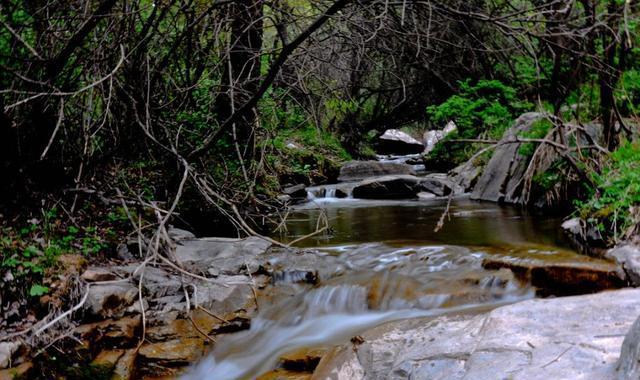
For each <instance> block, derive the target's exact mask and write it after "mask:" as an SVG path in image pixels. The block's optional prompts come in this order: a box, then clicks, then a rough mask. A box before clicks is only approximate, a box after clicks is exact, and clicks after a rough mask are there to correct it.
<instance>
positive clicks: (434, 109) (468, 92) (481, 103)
mask: <svg viewBox="0 0 640 380" xmlns="http://www.w3.org/2000/svg"><path fill="white" fill-rule="evenodd" d="M459 85H460V93H459V94H457V95H453V96H451V97H450V98H449V99H447V100H446V101H445V102H444V103H442V104H440V105H437V106H430V107H428V108H427V114H428V117H429V120H430V121H431V123H433V124H435V125H444V124H446V123H447V122H448V121H453V122H454V123H456V125H457V127H458V130H457V132H454V133H452V134H450V135H449V136H447V140H454V139H474V138H478V137H486V138H491V139H499V138H501V137H502V135H503V133H504V132H505V131H506V130H507V128H509V126H510V125H511V122H512V121H513V120H514V119H515V118H516V117H517V116H518V115H520V114H521V113H523V112H525V111H528V110H530V109H531V108H532V107H533V105H532V104H531V103H528V102H524V101H520V100H519V99H518V98H517V91H516V90H515V89H514V88H512V87H509V86H507V85H505V84H503V83H502V82H500V81H498V80H480V81H478V82H477V83H476V84H475V85H471V82H470V81H469V80H466V81H464V82H460V83H459ZM477 149H478V146H476V145H471V144H468V143H446V142H445V143H444V144H438V145H437V146H436V148H435V149H434V150H433V151H432V152H431V154H430V155H429V157H428V160H429V161H430V162H432V163H434V164H436V166H440V164H443V165H446V166H455V165H458V164H460V163H462V162H464V161H466V160H468V159H469V157H471V155H473V153H475V151H477Z"/></svg>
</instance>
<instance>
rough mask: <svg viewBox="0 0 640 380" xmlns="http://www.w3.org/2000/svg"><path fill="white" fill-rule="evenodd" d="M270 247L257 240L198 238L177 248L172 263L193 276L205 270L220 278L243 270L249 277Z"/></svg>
mask: <svg viewBox="0 0 640 380" xmlns="http://www.w3.org/2000/svg"><path fill="white" fill-rule="evenodd" d="M270 246H271V243H270V242H268V241H266V240H264V239H262V238H259V237H248V238H246V239H225V238H202V239H196V240H188V241H183V242H180V243H179V244H177V246H176V251H175V256H176V259H177V260H178V261H179V262H180V263H182V265H184V266H185V268H187V269H189V270H192V271H195V272H197V273H207V272H208V270H209V268H215V269H217V270H219V273H221V274H230V275H234V274H238V273H239V272H240V271H241V270H242V269H243V268H245V266H246V267H247V269H248V270H249V272H251V273H253V272H255V271H257V270H258V268H259V267H260V260H259V257H258V256H260V255H262V254H264V253H265V252H266V251H267V249H269V247H270Z"/></svg>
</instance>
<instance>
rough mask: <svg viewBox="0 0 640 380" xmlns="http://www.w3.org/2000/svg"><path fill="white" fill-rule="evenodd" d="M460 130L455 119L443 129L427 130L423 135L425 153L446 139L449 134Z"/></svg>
mask: <svg viewBox="0 0 640 380" xmlns="http://www.w3.org/2000/svg"><path fill="white" fill-rule="evenodd" d="M456 130H458V127H457V126H456V124H455V123H454V122H453V121H450V122H448V123H447V125H446V126H445V127H444V129H442V130H438V129H435V130H431V131H426V132H425V133H424V135H423V136H422V143H423V144H424V153H425V154H426V153H429V152H431V151H432V150H433V148H435V146H436V144H438V142H440V141H441V140H442V139H444V138H445V137H446V136H447V135H448V134H450V133H452V132H455V131H456Z"/></svg>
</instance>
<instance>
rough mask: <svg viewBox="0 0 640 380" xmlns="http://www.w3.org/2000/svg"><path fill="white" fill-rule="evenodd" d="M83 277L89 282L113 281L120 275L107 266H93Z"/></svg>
mask: <svg viewBox="0 0 640 380" xmlns="http://www.w3.org/2000/svg"><path fill="white" fill-rule="evenodd" d="M81 277H82V279H83V280H85V281H87V282H100V281H112V280H116V279H117V278H118V277H117V276H116V275H115V274H113V273H112V272H111V271H109V270H108V269H106V268H99V267H91V268H87V270H85V271H84V272H83V273H82V276H81Z"/></svg>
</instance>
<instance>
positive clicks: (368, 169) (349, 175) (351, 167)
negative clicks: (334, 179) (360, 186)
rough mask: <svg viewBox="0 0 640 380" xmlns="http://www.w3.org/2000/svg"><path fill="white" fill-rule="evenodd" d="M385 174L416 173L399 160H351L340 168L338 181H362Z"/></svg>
mask: <svg viewBox="0 0 640 380" xmlns="http://www.w3.org/2000/svg"><path fill="white" fill-rule="evenodd" d="M385 175H416V172H415V170H413V168H412V167H411V166H410V165H407V164H403V163H398V162H380V161H351V162H347V163H346V164H344V165H343V166H342V167H341V168H340V176H339V177H338V181H342V182H350V181H361V180H363V179H366V178H370V177H380V176H385Z"/></svg>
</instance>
